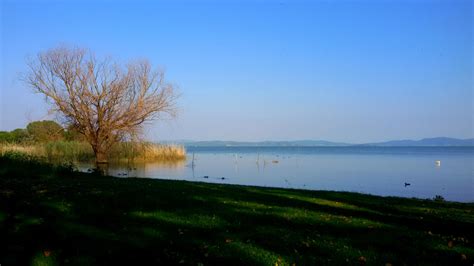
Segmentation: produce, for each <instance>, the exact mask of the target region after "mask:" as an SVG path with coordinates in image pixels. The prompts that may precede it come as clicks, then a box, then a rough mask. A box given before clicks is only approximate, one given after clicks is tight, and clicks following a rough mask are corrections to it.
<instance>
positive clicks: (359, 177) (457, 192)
mask: <svg viewBox="0 0 474 266" xmlns="http://www.w3.org/2000/svg"><path fill="white" fill-rule="evenodd" d="M192 153H194V154H195V157H194V164H193V160H192V156H188V157H191V158H188V161H186V162H185V161H182V162H175V163H170V162H167V163H143V162H142V163H140V162H136V163H134V164H133V165H132V164H111V165H110V170H109V171H110V174H111V175H114V176H119V177H151V178H163V179H180V180H190V181H202V182H213V183H229V184H243V185H257V186H271V187H285V188H302V189H315V190H338V191H353V192H362V193H370V194H376V195H389V196H402V197H418V198H433V197H434V196H436V195H441V196H443V197H444V198H446V199H447V200H455V201H464V202H472V201H474V180H473V179H474V148H472V147H471V148H462V147H461V148H374V147H358V148H354V147H345V148H328V147H325V148H319V147H316V148H314V147H313V148H309V147H307V148H295V147H286V148H281V147H278V148H268V147H267V148H257V147H247V148H242V147H217V148H189V149H188V154H192ZM87 167H90V165H82V166H81V168H82V169H87ZM405 183H409V184H410V185H409V186H405Z"/></svg>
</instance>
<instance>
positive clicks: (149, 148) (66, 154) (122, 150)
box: [0, 141, 186, 162]
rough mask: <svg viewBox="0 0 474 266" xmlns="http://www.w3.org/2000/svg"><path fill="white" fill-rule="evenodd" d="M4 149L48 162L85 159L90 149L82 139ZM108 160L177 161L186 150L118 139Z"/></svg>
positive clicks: (0, 150)
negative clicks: (119, 140)
mask: <svg viewBox="0 0 474 266" xmlns="http://www.w3.org/2000/svg"><path fill="white" fill-rule="evenodd" d="M6 152H18V153H22V154H27V155H32V156H37V157H41V158H45V159H47V160H48V161H51V162H54V161H69V162H88V161H93V160H94V152H93V150H92V148H91V146H90V145H89V144H88V143H86V142H77V141H55V142H48V143H35V144H5V143H3V144H0V155H3V154H5V153H6ZM109 159H110V160H111V161H113V160H129V161H130V160H136V161H180V160H185V159H186V150H185V148H184V147H183V146H180V145H162V144H155V143H137V142H122V143H118V144H116V145H115V146H114V147H112V149H111V151H110V153H109Z"/></svg>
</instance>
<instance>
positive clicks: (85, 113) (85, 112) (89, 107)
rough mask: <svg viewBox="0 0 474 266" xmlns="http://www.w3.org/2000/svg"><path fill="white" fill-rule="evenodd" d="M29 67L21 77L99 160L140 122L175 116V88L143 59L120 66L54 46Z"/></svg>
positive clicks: (83, 51)
mask: <svg viewBox="0 0 474 266" xmlns="http://www.w3.org/2000/svg"><path fill="white" fill-rule="evenodd" d="M28 66H29V72H28V74H27V76H26V82H27V83H28V84H29V85H31V86H32V87H33V88H34V90H35V91H36V92H38V93H41V94H44V95H45V96H46V101H47V102H49V103H50V104H51V106H52V110H53V111H56V112H58V113H60V114H61V115H62V117H63V118H64V119H65V123H66V124H67V125H68V126H70V127H72V128H74V129H75V130H76V131H78V132H79V133H81V134H83V135H84V137H85V139H86V140H87V141H88V142H89V143H90V145H91V146H92V149H93V150H94V153H95V157H96V163H97V164H98V165H99V164H103V163H107V161H108V153H109V150H110V148H111V147H112V146H113V145H114V144H116V143H117V142H120V141H123V140H126V139H129V138H131V137H133V136H137V135H139V134H140V133H141V129H142V126H143V125H144V123H145V122H147V121H151V120H154V119H158V118H161V117H162V115H170V116H171V117H174V116H175V115H176V108H175V106H176V105H175V103H176V98H177V95H176V93H175V89H174V88H173V86H172V85H171V84H169V83H166V82H165V79H164V72H163V71H153V70H152V69H151V65H150V63H149V62H148V61H137V62H132V63H129V64H127V65H126V66H125V67H123V66H121V65H119V64H118V63H116V62H113V61H111V60H100V61H99V60H97V59H96V57H95V56H94V54H93V53H92V52H90V51H89V50H87V49H80V48H68V47H59V48H55V49H51V50H48V51H46V52H43V53H39V54H38V56H37V57H36V58H35V59H33V60H31V61H30V62H29V63H28Z"/></svg>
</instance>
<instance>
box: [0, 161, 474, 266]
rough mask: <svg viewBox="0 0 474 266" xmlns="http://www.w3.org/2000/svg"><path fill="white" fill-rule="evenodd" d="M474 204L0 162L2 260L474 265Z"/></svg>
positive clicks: (38, 262) (44, 262) (43, 262)
mask: <svg viewBox="0 0 474 266" xmlns="http://www.w3.org/2000/svg"><path fill="white" fill-rule="evenodd" d="M473 229H474V204H461V203H447V202H434V201H429V200H414V199H402V198H393V197H377V196H370V195H363V194H356V193H342V192H326V191H302V190H289V189H270V188H258V187H245V186H234V185H217V184H206V183H194V182H184V181H163V180H151V179H132V178H128V179H125V178H124V179H119V178H112V177H98V176H94V175H87V174H79V173H73V172H70V171H68V169H65V168H53V167H51V166H49V165H46V164H42V163H39V162H35V161H33V160H29V159H22V158H17V157H15V156H3V157H0V264H1V265H2V266H4V265H11V264H22V265H24V264H32V265H84V264H86V265H94V264H108V265H114V264H128V265H137V264H139V263H146V264H161V265H164V264H165V265H166V264H184V265H243V264H245V265H293V264H295V265H326V264H329V265H334V264H336V265H341V264H342V265H347V264H349V265H351V264H352V265H360V264H366V265H386V264H388V263H390V264H392V265H404V264H407V265H433V264H438V265H472V264H473V262H474V230H473Z"/></svg>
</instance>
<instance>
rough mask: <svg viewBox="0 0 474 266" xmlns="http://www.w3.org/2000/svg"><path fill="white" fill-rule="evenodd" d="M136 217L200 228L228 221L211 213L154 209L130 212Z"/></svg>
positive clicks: (217, 225)
mask: <svg viewBox="0 0 474 266" xmlns="http://www.w3.org/2000/svg"><path fill="white" fill-rule="evenodd" d="M130 215H131V216H134V217H141V218H152V219H154V220H156V221H161V222H166V223H171V224H176V225H182V226H190V227H199V228H209V229H212V228H218V227H223V226H224V225H225V224H226V222H225V221H224V220H223V219H221V218H220V217H218V216H209V215H196V214H191V215H190V214H182V215H179V214H178V213H174V212H165V211H154V212H142V211H137V212H132V213H131V214H130Z"/></svg>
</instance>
